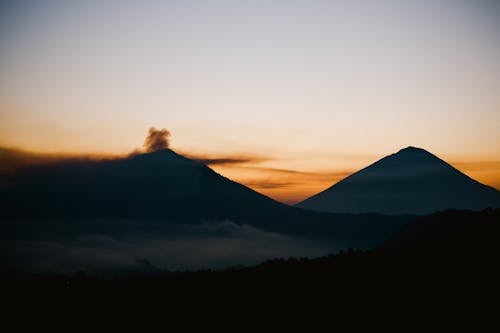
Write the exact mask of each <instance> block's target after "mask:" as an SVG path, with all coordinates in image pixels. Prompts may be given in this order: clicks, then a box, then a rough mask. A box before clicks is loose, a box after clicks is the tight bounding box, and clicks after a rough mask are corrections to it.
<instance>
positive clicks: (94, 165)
mask: <svg viewBox="0 0 500 333" xmlns="http://www.w3.org/2000/svg"><path fill="white" fill-rule="evenodd" d="M7 184H8V185H7V187H5V186H4V188H3V190H2V191H1V193H2V194H3V195H2V196H3V197H2V202H3V203H4V206H5V207H4V209H3V212H2V214H3V215H7V216H16V217H17V216H25V217H58V216H63V217H69V216H78V217H125V218H126V217H141V218H159V217H162V218H165V217H168V218H171V219H174V220H177V219H180V220H185V219H192V218H193V217H198V218H206V219H210V218H239V217H242V216H245V217H246V216H249V215H252V214H255V213H256V208H259V209H261V210H262V209H263V210H266V209H274V210H282V209H285V208H286V207H285V206H284V205H283V204H281V203H278V202H276V201H274V200H272V199H270V198H268V197H265V196H264V195H261V194H259V193H257V192H255V191H253V190H251V189H249V188H248V187H245V186H243V185H241V184H238V183H236V182H233V181H231V180H229V179H227V178H225V177H223V176H221V175H219V174H217V173H215V172H214V171H213V170H211V169H210V168H208V167H207V166H205V165H203V164H201V163H198V162H196V161H193V160H190V159H188V158H185V157H183V156H181V155H179V154H177V153H175V152H174V151H172V150H170V149H162V150H159V151H156V152H152V153H146V154H138V155H135V156H131V157H128V158H123V159H114V160H102V161H69V162H60V163H49V164H46V165H42V166H37V167H32V168H27V169H24V170H22V171H21V172H18V173H17V174H15V175H14V176H11V177H10V178H9V180H8V182H7Z"/></svg>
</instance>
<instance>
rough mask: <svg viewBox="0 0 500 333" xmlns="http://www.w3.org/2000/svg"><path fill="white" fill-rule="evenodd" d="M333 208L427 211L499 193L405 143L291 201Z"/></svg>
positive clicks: (477, 204)
mask: <svg viewBox="0 0 500 333" xmlns="http://www.w3.org/2000/svg"><path fill="white" fill-rule="evenodd" d="M297 206H298V207H302V208H307V209H312V210H317V211H323V212H334V213H367V212H376V213H383V214H428V213H433V212H435V211H439V210H445V209H472V210H480V209H483V208H487V207H499V206H500V193H499V192H498V191H497V190H496V189H494V188H492V187H489V186H487V185H484V184H481V183H479V182H478V181H476V180H474V179H472V178H470V177H468V176H467V175H465V174H463V173H462V172H460V171H459V170H457V169H455V168H454V167H452V166H451V165H449V164H448V163H446V162H445V161H443V160H442V159H440V158H438V157H437V156H435V155H433V154H431V153H429V152H428V151H426V150H424V149H421V148H415V147H407V148H404V149H402V150H400V151H399V152H397V153H395V154H392V155H389V156H386V157H384V158H382V159H380V160H379V161H377V162H375V163H373V164H371V165H369V166H368V167H366V168H364V169H362V170H360V171H358V172H356V173H354V174H352V175H351V176H349V177H347V178H345V179H343V180H341V181H340V182H338V183H336V184H334V185H333V186H331V187H330V188H328V189H326V190H324V191H322V192H320V193H318V194H316V195H313V196H312V197H310V198H308V199H306V200H304V201H302V202H300V203H298V204H297Z"/></svg>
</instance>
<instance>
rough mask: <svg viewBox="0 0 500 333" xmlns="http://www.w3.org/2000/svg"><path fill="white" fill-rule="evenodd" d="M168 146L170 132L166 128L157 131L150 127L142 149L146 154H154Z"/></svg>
mask: <svg viewBox="0 0 500 333" xmlns="http://www.w3.org/2000/svg"><path fill="white" fill-rule="evenodd" d="M169 146H170V132H169V131H168V130H167V129H166V128H162V129H161V130H157V129H156V128H154V127H151V128H150V129H149V132H148V136H147V137H146V141H145V142H144V147H145V148H146V151H147V152H154V151H158V150H162V149H167V148H168V147H169Z"/></svg>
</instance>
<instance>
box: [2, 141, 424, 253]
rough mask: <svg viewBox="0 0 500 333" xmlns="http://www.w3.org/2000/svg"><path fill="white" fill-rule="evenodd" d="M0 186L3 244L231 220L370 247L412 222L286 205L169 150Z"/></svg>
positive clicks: (12, 179) (40, 173)
mask: <svg viewBox="0 0 500 333" xmlns="http://www.w3.org/2000/svg"><path fill="white" fill-rule="evenodd" d="M0 184H1V185H2V186H0V217H2V219H1V220H3V221H2V222H1V223H0V228H1V229H2V230H0V231H1V232H2V233H3V236H4V237H3V238H6V239H9V238H12V237H18V234H21V236H22V237H24V236H23V235H24V234H26V233H32V234H40V235H41V234H43V233H52V232H58V233H59V234H61V235H63V237H67V235H69V234H75V233H84V232H85V233H106V234H115V233H119V232H132V233H134V232H148V233H151V232H157V233H165V232H168V225H169V224H172V223H174V224H199V223H210V222H220V221H231V222H234V223H237V224H248V225H251V226H254V227H257V228H260V229H264V230H268V231H272V232H279V233H286V234H291V235H297V236H300V237H306V238H314V239H324V240H328V241H332V242H337V243H338V244H342V245H343V246H346V247H349V246H352V247H370V246H374V245H376V244H378V243H379V242H381V241H383V240H384V239H385V238H386V237H388V236H389V235H390V234H391V233H392V232H394V231H395V230H397V229H399V228H400V227H401V226H402V225H403V224H405V223H407V222H408V221H410V220H412V219H413V218H414V217H413V216H410V215H404V216H403V215H402V216H384V215H380V214H359V215H353V214H330V213H322V212H314V211H309V210H304V209H300V208H297V207H292V206H287V205H285V204H282V203H279V202H277V201H275V200H273V199H271V198H269V197H266V196H264V195H262V194H260V193H257V192H255V191H254V190H252V189H250V188H248V187H246V186H244V185H241V184H239V183H236V182H234V181H231V180H229V179H227V178H225V177H223V176H221V175H219V174H217V173H216V172H214V171H213V170H212V169H210V168H209V167H207V166H205V165H204V164H202V163H199V162H197V161H194V160H191V159H188V158H186V157H183V156H182V155H179V154H177V153H175V152H174V151H172V150H170V149H163V150H160V151H156V152H152V153H144V154H137V155H134V156H130V157H126V158H117V159H111V160H93V161H88V160H73V161H59V162H51V163H47V164H43V165H36V166H31V167H24V168H22V169H20V170H18V171H16V172H14V173H8V174H3V175H1V176H0ZM75 220H78V221H81V222H75ZM68 221H69V222H68ZM337 243H336V244H337Z"/></svg>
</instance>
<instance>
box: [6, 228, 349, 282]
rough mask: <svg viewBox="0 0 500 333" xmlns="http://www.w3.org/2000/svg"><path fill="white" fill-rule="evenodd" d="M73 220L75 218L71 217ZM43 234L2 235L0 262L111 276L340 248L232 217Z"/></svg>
mask: <svg viewBox="0 0 500 333" xmlns="http://www.w3.org/2000/svg"><path fill="white" fill-rule="evenodd" d="M71 222H74V221H68V223H71ZM100 222H102V221H100ZM100 222H99V223H100ZM90 223H92V221H90ZM44 237H45V236H44ZM45 238H46V237H45ZM45 238H44V240H36V239H34V240H33V239H31V240H23V239H20V240H7V241H2V243H1V244H0V256H1V257H2V258H1V262H3V263H4V264H8V268H9V269H16V270H20V271H25V272H40V273H52V274H54V273H61V274H72V273H75V272H76V271H85V272H87V273H90V274H97V275H104V276H108V275H120V274H129V273H140V272H143V271H144V270H146V271H147V270H150V269H151V268H155V267H156V268H159V269H162V270H185V269H190V270H196V269H206V268H225V267H230V266H234V265H253V264H257V263H259V262H262V261H265V260H267V259H270V258H288V257H291V256H294V257H316V256H322V255H325V254H328V253H332V252H335V251H337V250H338V249H339V248H340V247H336V246H335V245H333V244H324V243H321V242H315V241H311V240H306V239H301V238H297V237H291V236H287V235H283V234H277V233H273V232H267V231H264V230H260V229H257V228H254V227H251V226H248V225H239V224H236V223H233V222H231V221H220V222H213V221H212V222H207V223H205V224H201V225H196V226H189V225H172V226H171V227H170V229H169V230H168V231H167V232H164V233H162V234H161V235H158V234H144V233H140V234H139V233H132V234H124V235H120V236H117V235H108V234H92V233H89V234H82V235H78V236H76V237H72V238H71V237H66V238H63V240H61V238H60V237H54V238H53V239H51V240H47V239H45Z"/></svg>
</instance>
